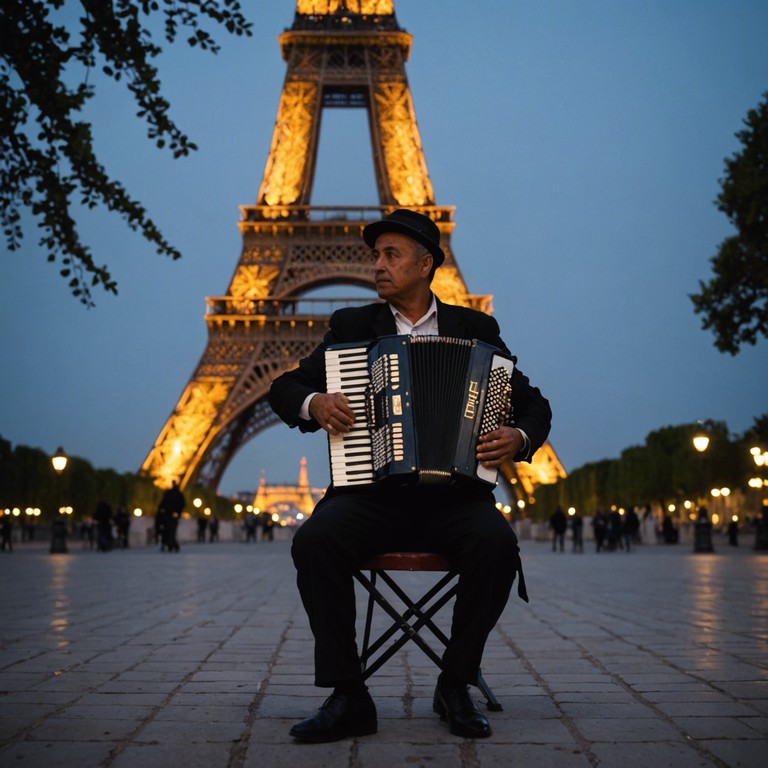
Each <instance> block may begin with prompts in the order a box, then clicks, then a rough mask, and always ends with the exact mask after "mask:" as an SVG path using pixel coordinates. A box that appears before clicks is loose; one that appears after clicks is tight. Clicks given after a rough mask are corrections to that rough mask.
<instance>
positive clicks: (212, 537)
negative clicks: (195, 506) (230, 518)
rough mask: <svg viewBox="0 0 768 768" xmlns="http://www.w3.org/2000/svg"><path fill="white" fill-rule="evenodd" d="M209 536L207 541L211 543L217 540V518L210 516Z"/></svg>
mask: <svg viewBox="0 0 768 768" xmlns="http://www.w3.org/2000/svg"><path fill="white" fill-rule="evenodd" d="M208 531H209V538H208V543H209V544H210V543H213V542H214V541H218V540H219V521H218V519H217V518H215V517H212V518H211V522H210V523H209V524H208Z"/></svg>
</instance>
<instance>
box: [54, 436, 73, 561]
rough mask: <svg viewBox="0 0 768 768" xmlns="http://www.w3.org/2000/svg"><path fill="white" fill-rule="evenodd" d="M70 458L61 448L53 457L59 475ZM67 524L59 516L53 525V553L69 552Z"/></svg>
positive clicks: (55, 470)
mask: <svg viewBox="0 0 768 768" xmlns="http://www.w3.org/2000/svg"><path fill="white" fill-rule="evenodd" d="M68 463H69V457H68V456H67V454H66V453H64V449H63V448H62V447H61V446H59V447H58V448H57V449H56V453H55V454H54V455H53V456H51V466H53V470H54V472H55V473H56V474H57V475H61V473H62V472H63V471H64V470H65V469H66V468H67V464H68ZM67 551H68V550H67V524H66V523H65V522H64V520H62V519H61V516H60V515H57V516H56V518H55V519H54V521H53V524H52V525H51V553H52V554H53V553H57V552H67Z"/></svg>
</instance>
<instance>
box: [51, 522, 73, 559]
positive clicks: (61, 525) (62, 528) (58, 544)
mask: <svg viewBox="0 0 768 768" xmlns="http://www.w3.org/2000/svg"><path fill="white" fill-rule="evenodd" d="M68 551H69V550H68V549H67V524H66V523H65V522H64V521H63V520H56V521H54V523H53V525H52V526H51V554H55V553H59V552H68Z"/></svg>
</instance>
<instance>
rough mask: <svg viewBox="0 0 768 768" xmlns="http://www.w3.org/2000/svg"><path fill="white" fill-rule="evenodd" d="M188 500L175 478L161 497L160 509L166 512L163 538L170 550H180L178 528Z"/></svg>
mask: <svg viewBox="0 0 768 768" xmlns="http://www.w3.org/2000/svg"><path fill="white" fill-rule="evenodd" d="M185 504H186V500H185V499H184V494H183V493H182V492H181V489H180V488H179V484H178V483H177V482H176V481H175V480H174V481H173V485H172V486H171V487H170V488H169V489H168V490H167V491H166V492H165V493H164V494H163V498H162V499H160V509H162V510H163V511H164V512H165V518H164V526H163V533H164V536H163V540H164V544H165V547H166V548H167V549H168V551H169V552H178V551H179V549H180V547H179V542H178V540H177V539H176V529H177V528H178V525H179V518H180V517H181V513H182V512H183V511H184V506H185Z"/></svg>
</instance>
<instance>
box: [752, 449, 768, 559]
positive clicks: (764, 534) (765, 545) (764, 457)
mask: <svg viewBox="0 0 768 768" xmlns="http://www.w3.org/2000/svg"><path fill="white" fill-rule="evenodd" d="M749 452H750V454H751V455H752V460H753V461H754V462H755V468H756V469H757V472H758V474H757V476H755V477H752V478H750V480H749V487H750V488H754V489H755V490H758V489H760V490H759V491H758V493H759V494H760V495H761V496H762V492H763V490H764V489H765V488H766V486H768V480H766V479H765V478H764V477H763V472H764V470H765V468H766V467H768V451H766V450H765V449H764V448H762V447H760V446H758V445H755V446H753V447H752V448H750V449H749ZM767 502H768V500H766V499H765V498H764V497H763V499H762V503H761V505H760V513H759V514H760V516H759V517H758V518H757V526H756V528H755V549H758V550H768V503H767Z"/></svg>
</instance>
